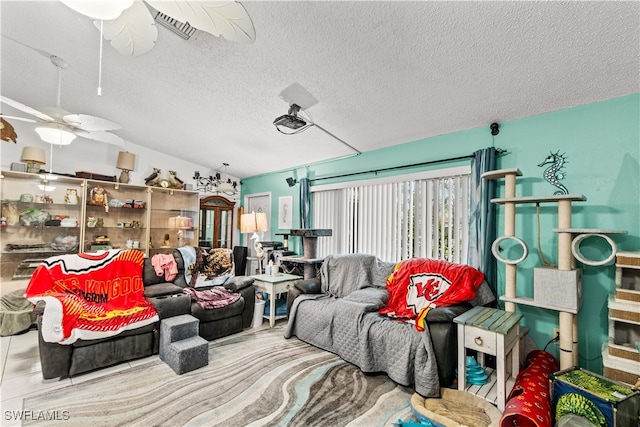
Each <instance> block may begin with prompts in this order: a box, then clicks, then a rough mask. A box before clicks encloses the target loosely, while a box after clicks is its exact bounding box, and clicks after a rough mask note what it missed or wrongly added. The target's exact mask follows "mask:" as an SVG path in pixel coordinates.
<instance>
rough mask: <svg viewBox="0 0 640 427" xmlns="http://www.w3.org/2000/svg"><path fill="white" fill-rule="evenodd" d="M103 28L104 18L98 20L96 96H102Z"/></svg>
mask: <svg viewBox="0 0 640 427" xmlns="http://www.w3.org/2000/svg"><path fill="white" fill-rule="evenodd" d="M103 30H104V20H102V19H101V20H100V61H99V65H98V96H102V39H103V36H102V33H103Z"/></svg>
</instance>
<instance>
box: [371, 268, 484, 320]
mask: <svg viewBox="0 0 640 427" xmlns="http://www.w3.org/2000/svg"><path fill="white" fill-rule="evenodd" d="M483 280H484V274H483V273H482V272H480V271H478V270H476V269H475V268H473V267H470V266H468V265H463V264H455V263H452V262H448V261H442V260H437V259H430V258H413V259H409V260H406V261H401V262H399V263H398V264H396V267H395V270H394V271H393V273H392V274H391V276H389V278H388V279H387V290H388V291H389V301H388V302H387V306H386V307H384V308H382V309H380V314H384V315H387V316H389V317H397V318H402V319H407V320H415V325H416V329H417V330H419V331H423V330H424V326H425V325H424V319H425V317H427V313H428V312H429V310H431V309H432V308H434V307H440V306H447V305H452V304H458V303H460V302H463V301H470V300H472V299H473V298H475V296H476V289H478V287H479V286H480V285H481V284H482V281H483Z"/></svg>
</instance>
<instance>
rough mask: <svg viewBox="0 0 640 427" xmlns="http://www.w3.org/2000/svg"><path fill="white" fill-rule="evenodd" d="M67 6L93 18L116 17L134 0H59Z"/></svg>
mask: <svg viewBox="0 0 640 427" xmlns="http://www.w3.org/2000/svg"><path fill="white" fill-rule="evenodd" d="M60 1H61V2H62V3H63V4H64V5H66V6H67V7H69V8H71V9H73V10H75V11H76V12H78V13H80V14H82V15H85V16H88V17H90V18H93V19H116V18H117V17H118V16H120V14H121V13H122V12H123V11H124V10H126V9H128V8H129V7H131V5H132V4H133V1H134V0H92V1H86V0H60Z"/></svg>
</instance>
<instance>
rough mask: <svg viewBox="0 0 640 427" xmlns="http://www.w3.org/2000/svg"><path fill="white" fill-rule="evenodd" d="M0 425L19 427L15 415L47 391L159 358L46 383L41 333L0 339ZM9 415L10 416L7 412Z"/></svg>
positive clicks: (151, 357) (136, 361) (123, 364)
mask: <svg viewBox="0 0 640 427" xmlns="http://www.w3.org/2000/svg"><path fill="white" fill-rule="evenodd" d="M0 349H1V352H0V363H1V367H0V368H1V369H2V376H1V379H0V425H2V426H19V425H21V423H20V421H19V420H18V419H17V418H16V417H15V416H13V413H14V411H20V410H22V400H23V399H24V398H25V397H29V396H31V395H37V394H40V393H42V392H43V391H45V390H51V389H55V388H60V387H65V386H68V385H76V384H80V383H82V382H84V381H87V380H90V379H93V378H97V377H101V376H104V375H110V374H113V373H114V372H119V371H123V370H126V369H129V368H131V367H133V366H138V365H140V364H143V363H148V362H150V361H153V360H156V359H157V358H158V356H157V355H155V356H150V357H147V358H144V359H138V360H133V361H131V362H127V363H121V364H119V365H116V366H112V367H110V368H105V369H100V370H98V371H95V372H90V373H87V374H84V375H78V376H77V377H74V378H67V379H63V380H60V379H52V380H44V379H43V378H42V371H41V368H40V355H39V353H38V333H37V331H36V330H30V331H29V332H27V333H24V334H20V335H13V336H9V337H1V338H0ZM7 411H8V412H7Z"/></svg>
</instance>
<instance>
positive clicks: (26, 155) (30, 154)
mask: <svg viewBox="0 0 640 427" xmlns="http://www.w3.org/2000/svg"><path fill="white" fill-rule="evenodd" d="M21 160H22V161H23V162H25V163H37V164H39V165H44V164H45V163H46V161H45V159H44V150H43V149H42V148H36V147H24V148H23V149H22V158H21Z"/></svg>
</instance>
